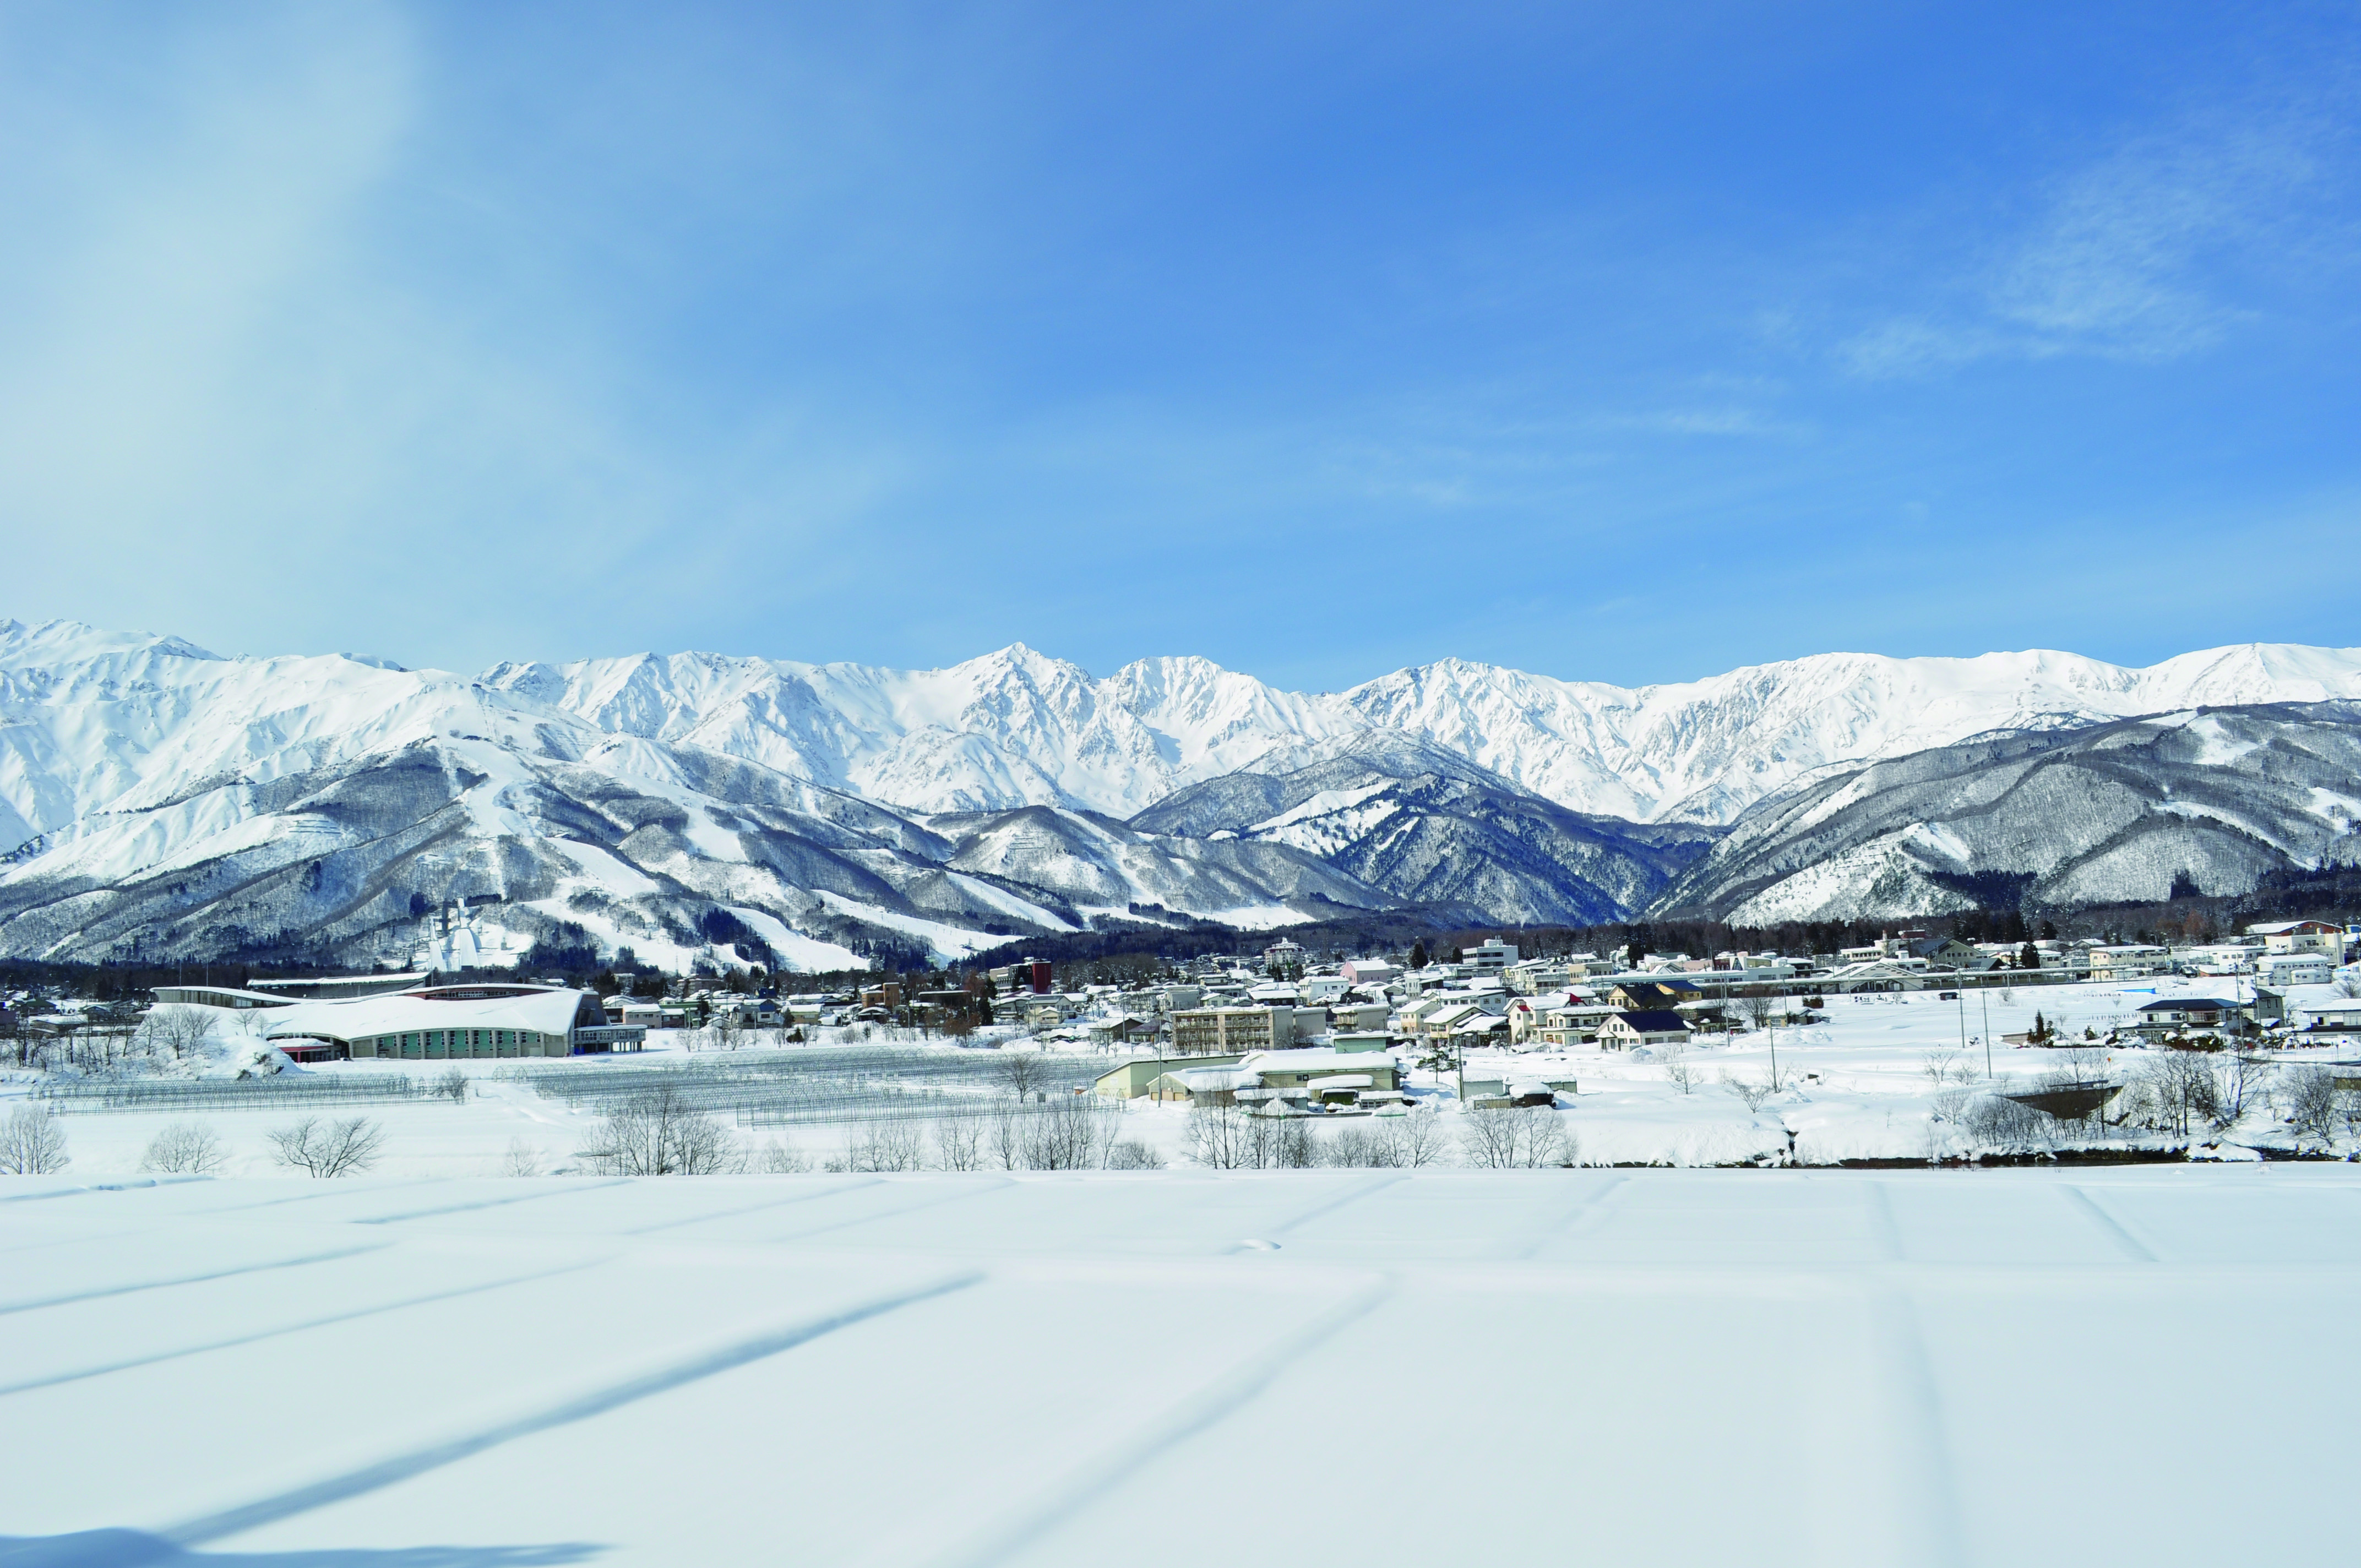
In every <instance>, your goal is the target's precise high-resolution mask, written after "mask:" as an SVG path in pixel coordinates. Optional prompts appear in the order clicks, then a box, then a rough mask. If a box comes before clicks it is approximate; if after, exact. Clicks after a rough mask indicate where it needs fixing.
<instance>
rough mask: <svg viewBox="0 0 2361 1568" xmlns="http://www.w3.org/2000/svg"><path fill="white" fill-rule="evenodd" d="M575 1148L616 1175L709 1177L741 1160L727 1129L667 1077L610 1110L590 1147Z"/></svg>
mask: <svg viewBox="0 0 2361 1568" xmlns="http://www.w3.org/2000/svg"><path fill="white" fill-rule="evenodd" d="M579 1152H580V1155H581V1157H582V1158H584V1159H586V1160H588V1162H589V1163H590V1166H591V1168H593V1169H595V1170H603V1171H609V1172H612V1173H614V1174H616V1175H620V1176H711V1175H718V1174H721V1173H723V1172H727V1171H732V1170H738V1169H741V1168H743V1167H744V1165H745V1155H744V1152H743V1151H742V1150H741V1149H740V1148H739V1147H738V1141H737V1139H736V1138H734V1137H732V1136H731V1135H730V1131H729V1129H728V1128H726V1127H724V1126H722V1124H720V1123H719V1122H718V1121H716V1120H715V1119H714V1118H713V1117H711V1116H708V1115H707V1114H705V1113H703V1112H701V1111H698V1110H697V1108H696V1107H695V1106H694V1105H693V1104H691V1103H690V1102H689V1101H688V1099H687V1097H686V1096H685V1095H683V1094H682V1093H681V1092H680V1091H679V1089H678V1088H677V1087H676V1086H675V1085H674V1084H672V1083H669V1082H666V1083H660V1084H658V1085H656V1086H655V1087H653V1088H652V1089H648V1090H645V1091H642V1092H641V1093H639V1094H637V1095H635V1096H633V1097H632V1098H631V1099H629V1100H626V1101H624V1102H621V1103H620V1104H618V1105H617V1106H615V1107H614V1108H613V1109H612V1110H610V1111H609V1112H608V1113H607V1114H606V1116H605V1118H604V1119H603V1120H602V1122H601V1124H600V1126H599V1130H598V1135H597V1136H596V1138H595V1139H594V1140H593V1141H592V1143H591V1145H590V1146H589V1147H588V1148H585V1149H583V1150H581V1151H579Z"/></svg>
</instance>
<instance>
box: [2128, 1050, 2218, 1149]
mask: <svg viewBox="0 0 2361 1568" xmlns="http://www.w3.org/2000/svg"><path fill="white" fill-rule="evenodd" d="M2139 1088H2140V1090H2141V1091H2142V1093H2141V1096H2140V1100H2141V1102H2142V1105H2143V1108H2144V1109H2145V1110H2147V1113H2148V1115H2149V1118H2150V1120H2151V1121H2152V1122H2153V1124H2155V1125H2156V1126H2157V1128H2158V1130H2159V1131H2162V1132H2168V1133H2172V1134H2175V1135H2179V1136H2180V1137H2184V1138H2185V1137H2187V1136H2188V1135H2189V1129H2190V1126H2191V1123H2192V1122H2194V1121H2197V1120H2201V1119H2202V1120H2207V1121H2210V1120H2212V1119H2213V1115H2214V1113H2216V1112H2217V1111H2218V1110H2219V1109H2220V1107H2221V1086H2220V1084H2218V1083H2217V1082H2215V1080H2214V1077H2213V1063H2211V1062H2210V1061H2208V1060H2206V1058H2205V1056H2204V1054H2203V1053H2202V1052H2199V1051H2158V1053H2157V1054H2156V1056H2155V1057H2154V1058H2153V1059H2151V1060H2150V1061H2149V1062H2148V1064H2147V1067H2145V1068H2144V1069H2141V1072H2140V1077H2139Z"/></svg>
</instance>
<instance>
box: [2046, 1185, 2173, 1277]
mask: <svg viewBox="0 0 2361 1568" xmlns="http://www.w3.org/2000/svg"><path fill="white" fill-rule="evenodd" d="M2062 1190H2063V1191H2064V1192H2065V1194H2066V1200H2067V1201H2068V1202H2070V1203H2072V1204H2073V1205H2074V1206H2075V1207H2077V1208H2079V1209H2081V1211H2082V1212H2084V1213H2085V1214H2088V1215H2089V1216H2090V1217H2091V1219H2092V1223H2095V1224H2096V1225H2097V1226H2098V1227H2099V1229H2100V1230H2102V1231H2103V1232H2105V1233H2106V1235H2107V1239H2108V1240H2109V1241H2112V1242H2114V1244H2115V1245H2116V1246H2117V1247H2118V1248H2119V1249H2121V1250H2122V1252H2123V1255H2125V1257H2127V1258H2129V1259H2131V1260H2132V1261H2133V1262H2134V1263H2155V1262H2157V1261H2158V1258H2157V1255H2156V1253H2155V1252H2154V1250H2153V1249H2151V1248H2150V1247H2148V1246H2147V1245H2146V1244H2145V1243H2143V1242H2142V1241H2141V1240H2140V1239H2139V1238H2138V1237H2137V1236H2135V1235H2133V1234H2132V1233H2131V1229H2130V1227H2128V1226H2126V1225H2125V1223H2123V1222H2122V1221H2121V1220H2118V1219H2116V1218H2115V1217H2114V1214H2112V1213H2110V1212H2107V1210H2106V1208H2105V1207H2104V1206H2103V1204H2101V1203H2100V1201H2098V1200H2097V1199H2096V1198H2093V1197H2092V1196H2091V1195H2090V1194H2089V1193H2088V1192H2085V1191H2083V1190H2081V1188H2079V1187H2074V1186H2068V1187H2066V1188H2064V1189H2062Z"/></svg>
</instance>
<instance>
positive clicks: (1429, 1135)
mask: <svg viewBox="0 0 2361 1568" xmlns="http://www.w3.org/2000/svg"><path fill="white" fill-rule="evenodd" d="M1385 1129H1386V1138H1387V1141H1388V1142H1389V1143H1391V1144H1392V1145H1393V1148H1394V1164H1396V1165H1398V1166H1402V1167H1405V1168H1411V1169H1416V1168H1419V1167H1422V1166H1429V1165H1441V1164H1442V1163H1443V1158H1444V1154H1445V1153H1447V1152H1448V1148H1449V1140H1447V1139H1446V1138H1445V1137H1444V1127H1443V1118H1442V1116H1441V1115H1440V1114H1438V1113H1435V1112H1433V1111H1422V1110H1419V1109H1417V1108H1416V1107H1412V1108H1411V1111H1410V1112H1409V1113H1407V1114H1405V1115H1401V1116H1389V1117H1388V1118H1386V1122H1385Z"/></svg>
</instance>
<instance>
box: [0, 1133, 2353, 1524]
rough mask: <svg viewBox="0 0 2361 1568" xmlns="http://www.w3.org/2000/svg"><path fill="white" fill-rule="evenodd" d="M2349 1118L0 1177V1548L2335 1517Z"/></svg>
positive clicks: (2342, 1481)
mask: <svg viewBox="0 0 2361 1568" xmlns="http://www.w3.org/2000/svg"><path fill="white" fill-rule="evenodd" d="M2356 1309H2361V1169H2356V1168H2355V1167H2352V1166H2347V1165H2341V1164H2338V1165H2289V1164H2273V1165H2268V1166H2264V1165H2251V1164H2250V1165H2243V1166H2235V1167H2223V1166H2210V1167H2209V1166H2173V1167H2154V1166H2151V1167H2125V1168H2106V1169H2085V1170H2072V1171H2061V1170H2054V1169H2049V1170H2044V1169H2006V1170H1927V1171H1846V1170H1765V1171H1757V1170H1661V1169H1659V1170H1603V1169H1602V1170H1566V1169H1549V1170H1535V1171H1476V1170H1462V1169H1443V1170H1433V1169H1429V1170H1419V1171H1341V1170H1309V1171H1267V1172H1236V1171H1232V1172H1213V1171H1199V1170H1178V1169H1176V1170H1166V1171H1147V1172H1061V1173H1054V1174H1026V1173H1019V1174H991V1175H950V1174H938V1173H928V1174H919V1175H908V1176H861V1175H826V1174H812V1175H802V1176H771V1177H753V1176H745V1177H713V1178H672V1179H638V1180H630V1179H597V1178H587V1177H577V1178H566V1179H551V1178H544V1179H490V1178H476V1177H468V1178H437V1177H392V1176H376V1177H369V1178H364V1179H355V1180H347V1181H337V1182H310V1181H295V1180H283V1179H281V1180H264V1179H191V1180H184V1181H177V1182H176V1181H170V1180H167V1181H165V1182H163V1183H161V1184H140V1183H138V1182H137V1181H136V1180H133V1181H126V1182H124V1183H120V1184H115V1185H107V1184H104V1183H103V1182H100V1181H95V1180H93V1179H87V1178H85V1179H80V1180H78V1179H75V1178H74V1177H73V1176H71V1175H68V1176H62V1177H54V1178H36V1179H22V1180H12V1181H10V1182H8V1183H7V1184H6V1185H5V1188H0V1319H5V1324H6V1331H5V1341H4V1342H0V1343H5V1351H0V1413H5V1422H6V1430H7V1431H8V1432H9V1434H10V1441H9V1442H8V1452H7V1459H6V1464H5V1483H0V1536H5V1541H0V1563H7V1564H10V1565H12V1568H13V1565H16V1564H20V1563H75V1564H101V1563H105V1564H128V1563H179V1564H197V1563H206V1564H214V1563H219V1564H241V1565H249V1568H259V1565H264V1564H268V1565H270V1568H293V1565H299V1564H300V1565H313V1568H328V1565H335V1568H429V1565H432V1568H518V1565H522V1564H550V1563H653V1564H714V1563H766V1564H768V1563H796V1564H818V1563H880V1564H884V1563H892V1564H902V1563H915V1564H946V1565H950V1564H984V1563H1045V1564H1046V1563H1093V1564H1096V1563H1109V1562H1120V1563H1173V1564H1185V1565H1187V1568H1203V1565H1204V1564H1207V1563H1224V1564H1227V1563H1275V1564H1286V1565H1288V1568H1304V1565H1306V1564H1324V1563H1346V1564H1367V1563H1542V1562H1548V1563H1555V1562H1583V1563H1619V1564H1620V1563H1681V1564H1723V1563H1730V1564H1738V1563H1744V1564H1757V1565H1768V1564H1781V1563H1816V1564H1826V1563H1843V1564H1853V1563H1859V1564H1878V1565H1889V1564H1916V1563H1944V1564H1951V1563H1957V1564H1970V1563H1994V1564H1998V1563H2012V1564H2015V1563H2222V1562H2232V1561H2245V1560H2247V1559H2249V1558H2250V1557H2252V1556H2253V1555H2254V1554H2255V1553H2256V1552H2257V1549H2258V1548H2261V1547H2264V1546H2265V1543H2268V1545H2267V1550H2268V1553H2269V1555H2270V1556H2272V1557H2274V1558H2278V1559H2284V1560H2288V1561H2294V1562H2344V1561H2349V1560H2350V1553H2351V1550H2352V1547H2351V1542H2352V1540H2353V1510H2352V1504H2351V1500H2350V1497H2349V1493H2348V1491H2347V1486H2348V1483H2349V1473H2350V1468H2351V1454H2350V1452H2349V1442H2348V1440H2347V1439H2345V1438H2343V1437H2340V1436H2338V1434H2339V1433H2340V1432H2343V1431H2346V1429H2347V1428H2348V1427H2349V1425H2350V1418H2351V1412H2352V1411H2353V1409H2355V1408H2356V1403H2361V1354H2356V1352H2355V1351H2354V1349H2353V1348H2352V1344H2351V1336H2350V1333H2349V1332H2348V1330H2349V1326H2350V1323H2351V1321H2352V1319H2353V1317H2354V1314H2355V1312H2356Z"/></svg>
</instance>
